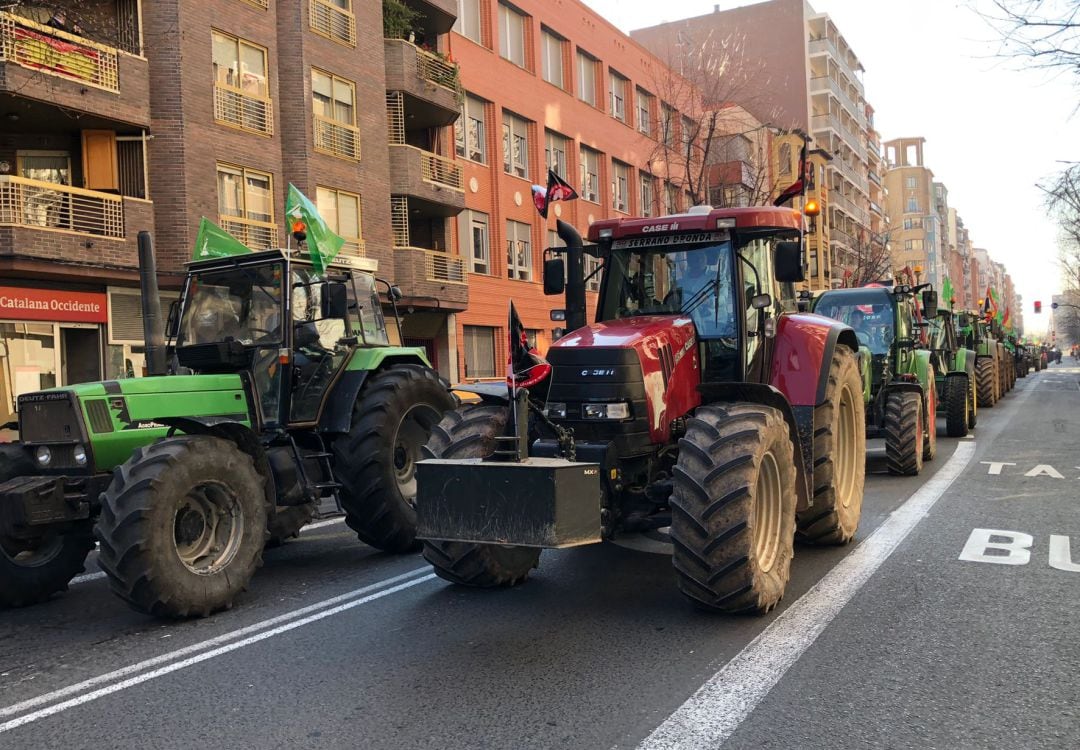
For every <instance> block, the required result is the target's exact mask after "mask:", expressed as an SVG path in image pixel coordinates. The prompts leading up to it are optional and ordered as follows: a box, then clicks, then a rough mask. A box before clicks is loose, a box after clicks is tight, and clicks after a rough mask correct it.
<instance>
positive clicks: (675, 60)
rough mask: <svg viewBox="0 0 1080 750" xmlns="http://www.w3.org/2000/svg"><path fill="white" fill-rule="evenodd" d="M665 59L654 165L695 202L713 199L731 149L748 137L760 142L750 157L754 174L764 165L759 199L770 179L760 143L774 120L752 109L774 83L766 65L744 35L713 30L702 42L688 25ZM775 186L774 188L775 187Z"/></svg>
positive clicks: (659, 71) (659, 79)
mask: <svg viewBox="0 0 1080 750" xmlns="http://www.w3.org/2000/svg"><path fill="white" fill-rule="evenodd" d="M660 57H661V59H662V60H663V62H664V64H663V65H661V66H659V67H658V68H656V69H654V76H653V81H652V86H653V90H654V91H655V92H656V95H657V96H658V97H659V99H660V102H661V104H660V119H659V122H658V127H657V131H658V132H657V142H656V146H655V147H654V148H653V150H652V152H651V153H650V154H649V159H648V164H647V165H646V169H647V170H648V171H649V172H650V173H651V174H653V175H654V176H656V177H660V178H662V179H664V180H665V181H667V182H669V183H672V184H674V185H676V186H677V187H679V188H680V189H682V190H684V191H686V192H687V193H688V194H689V196H690V200H691V201H692V202H693V203H694V204H701V203H706V202H708V200H709V187H710V179H711V177H712V176H714V175H715V174H716V172H717V170H716V167H717V165H719V164H722V163H723V159H722V156H723V154H724V153H726V152H729V151H730V150H731V149H732V146H733V144H735V143H737V142H738V141H739V139H747V140H749V141H750V142H751V143H752V144H753V148H752V151H753V153H752V154H751V155H750V156H751V160H750V161H748V162H747V163H748V164H750V165H752V170H751V171H752V172H753V173H757V172H758V171H759V169H762V170H764V172H763V173H762V174H760V175H758V176H759V177H760V178H761V179H755V180H754V181H753V185H751V186H750V187H752V189H753V192H754V193H755V195H754V196H753V197H754V198H758V197H759V196H758V195H756V193H758V192H760V191H761V190H762V188H763V186H764V184H765V183H766V182H768V180H767V179H765V178H766V177H767V175H768V165H769V156H768V153H767V149H760V148H758V147H757V146H758V143H759V138H760V136H761V135H762V134H763V133H764V132H765V130H766V128H767V125H766V124H763V123H762V122H761V121H760V120H757V119H755V118H754V117H753V116H751V115H750V114H749V112H748V111H747V110H748V109H749V108H750V105H751V104H753V103H754V102H756V101H757V100H758V99H759V97H760V93H759V92H761V91H763V90H764V87H765V86H767V85H768V81H767V79H766V77H765V75H764V72H763V71H764V68H763V67H762V66H760V65H754V64H753V63H751V62H750V60H749V58H748V57H747V55H746V54H745V49H744V41H743V37H742V36H741V35H738V34H729V35H727V36H720V35H718V34H716V33H714V32H711V31H710V32H708V33H706V34H705V36H704V38H702V39H697V38H695V37H694V32H692V31H691V30H689V29H685V30H681V31H679V32H678V35H677V40H676V42H675V44H674V45H673V46H672V47H670V48H669V49H668V50H667V51H666V54H663V55H661V56H660ZM735 105H738V106H735ZM772 187H773V186H772V185H771V184H769V185H768V192H771V190H772Z"/></svg>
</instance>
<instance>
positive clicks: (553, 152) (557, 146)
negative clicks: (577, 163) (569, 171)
mask: <svg viewBox="0 0 1080 750" xmlns="http://www.w3.org/2000/svg"><path fill="white" fill-rule="evenodd" d="M566 144H567V140H566V138H564V137H563V136H561V135H559V134H558V133H555V132H553V131H551V130H545V131H544V162H545V163H546V164H547V166H548V169H552V170H554V171H555V174H557V175H559V176H560V177H562V178H564V179H565V178H566Z"/></svg>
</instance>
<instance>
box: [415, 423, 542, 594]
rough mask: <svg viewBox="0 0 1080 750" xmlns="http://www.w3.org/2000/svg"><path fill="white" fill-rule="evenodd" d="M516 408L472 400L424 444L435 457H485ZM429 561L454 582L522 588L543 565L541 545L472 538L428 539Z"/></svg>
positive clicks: (484, 586) (426, 558)
mask: <svg viewBox="0 0 1080 750" xmlns="http://www.w3.org/2000/svg"><path fill="white" fill-rule="evenodd" d="M509 415H510V412H509V410H508V409H507V407H505V406H490V405H487V404H471V405H468V406H462V407H459V408H457V409H455V410H453V411H450V412H447V414H446V415H445V416H444V417H443V419H442V421H441V422H439V424H438V425H436V426H435V428H434V429H433V430H432V431H431V437H430V438H429V439H428V443H427V445H426V446H425V447H424V455H425V456H427V457H429V458H484V457H485V456H489V455H491V454H492V453H493V452H494V451H495V438H496V437H497V436H499V435H502V434H503V431H504V430H505V429H506V422H507V420H508V419H509ZM424 559H425V560H427V561H428V562H429V563H431V565H432V567H434V568H435V573H436V575H438V576H439V577H440V578H443V579H445V580H447V581H450V582H451V583H458V584H461V585H463V586H475V587H477V588H495V587H499V586H516V585H517V584H519V583H522V582H523V581H524V580H525V579H526V578H527V577H528V575H529V572H530V571H531V570H532V569H533V568H535V567H537V566H538V565H539V564H540V549H539V548H536V547H520V546H511V545H498V544H476V543H472V542H448V541H441V540H430V539H428V540H425V541H424Z"/></svg>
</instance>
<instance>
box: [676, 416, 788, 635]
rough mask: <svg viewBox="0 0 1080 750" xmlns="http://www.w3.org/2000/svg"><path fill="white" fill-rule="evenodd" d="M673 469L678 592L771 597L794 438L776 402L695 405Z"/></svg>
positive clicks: (742, 603)
mask: <svg viewBox="0 0 1080 750" xmlns="http://www.w3.org/2000/svg"><path fill="white" fill-rule="evenodd" d="M674 476H675V491H674V492H673V493H672V496H671V510H672V514H671V541H672V544H673V546H674V551H673V556H672V563H673V565H674V567H675V574H676V580H677V581H678V585H679V589H680V590H681V591H682V593H683V594H685V595H686V596H687V597H688V598H689V599H690V600H691V601H692V602H693V603H694V604H695V605H697V606H699V607H702V608H703V609H708V610H714V611H718V612H728V613H732V614H736V613H737V614H742V613H758V614H760V613H764V612H768V611H769V610H770V609H772V608H773V607H775V606H776V604H777V602H779V601H780V599H781V598H782V597H783V595H784V589H785V588H786V586H787V582H788V578H789V576H790V573H791V558H792V555H793V553H794V552H793V540H794V531H795V505H796V502H797V501H796V492H795V451H794V443H793V442H792V439H791V435H790V433H789V430H788V426H787V423H786V422H785V421H784V418H783V416H781V414H780V412H779V411H777V410H776V409H773V408H772V407H768V406H763V405H760V404H743V403H737V404H730V405H724V406H720V405H712V406H702V407H700V408H698V409H697V411H695V412H694V417H693V419H691V420H690V421H689V422H688V423H687V428H686V436H685V437H683V438H682V439H681V440H680V441H679V460H678V463H677V464H676V465H675V471H674Z"/></svg>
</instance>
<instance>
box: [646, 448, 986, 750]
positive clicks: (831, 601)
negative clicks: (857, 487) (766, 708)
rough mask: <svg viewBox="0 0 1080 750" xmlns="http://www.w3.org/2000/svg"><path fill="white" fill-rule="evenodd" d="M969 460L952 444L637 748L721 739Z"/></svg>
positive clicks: (969, 451)
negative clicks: (885, 514) (948, 453)
mask: <svg viewBox="0 0 1080 750" xmlns="http://www.w3.org/2000/svg"><path fill="white" fill-rule="evenodd" d="M974 455H975V443H974V442H966V443H958V444H957V446H956V451H955V453H953V455H952V457H951V458H950V459H949V460H948V461H947V462H946V463H945V465H944V466H943V467H941V469H940V470H939V471H938V472H937V474H935V475H934V476H933V477H932V478H931V479H930V480H929V481H928V482H926V484H924V485H923V486H922V487H921V488H920V489H919V490H918V491H916V492H915V494H913V495H912V496H911V497H909V498H908V499H907V500H905V501H904V504H903V505H901V506H900V507H899V508H897V509H896V510H895V511H893V513H892V515H891V516H890V517H889V518H888V519H886V520H885V522H884V523H882V524H881V526H879V527H878V528H877V530H876V531H874V533H873V534H871V535H870V536H869V537H868V538H867V539H866V540H865V541H863V542H862V543H861V544H860V545H859V546H858V547H856V548H855V550H853V551H852V553H851V554H850V555H848V556H847V557H845V558H844V559H843V560H841V561H840V562H839V563H838V564H837V565H836V567H834V568H833V569H832V570H831V571H829V572H828V573H827V574H826V575H825V576H824V577H823V578H822V579H821V580H820V581H818V582H817V583H816V584H815V585H814V586H813V588H811V589H810V590H809V591H808V592H806V593H805V594H804V595H803V596H802V597H801V598H800V599H799V600H798V601H796V602H795V603H794V604H793V605H791V607H789V608H788V609H787V610H786V611H785V612H784V613H783V614H781V615H780V616H779V617H777V618H776V620H774V621H773V622H772V624H770V625H769V627H767V628H765V630H764V631H762V632H761V634H760V635H758V637H757V638H755V639H754V640H753V641H751V642H750V644H749V645H747V646H746V648H744V649H743V650H742V651H740V652H739V654H738V655H737V656H735V658H734V659H732V660H731V661H729V662H728V663H727V664H726V665H724V667H723V669H721V670H720V671H719V672H717V673H716V674H715V675H713V676H712V677H711V678H709V680H708V681H707V682H706V683H705V684H704V685H702V686H701V687H700V688H699V689H698V691H697V692H696V693H694V695H692V696H691V697H690V698H689V700H687V701H686V702H685V703H683V704H682V705H681V706H680V707H679V708H677V709H675V712H674V713H672V714H671V716H669V717H668V718H667V720H665V721H664V723H663V724H661V725H660V726H659V727H657V728H656V729H655V730H654V731H653V732H652V734H650V735H649V736H648V737H646V738H645V740H644V741H643V742H642V743H641V745H639V746H638V747H639V750H669V749H670V748H687V749H688V750H691V749H693V750H696V749H698V748H704V747H709V748H716V747H718V746H719V745H720V744H721V743H723V742H724V741H725V740H727V739H728V738H729V737H730V736H731V735H732V734H733V733H734V732H735V730H736V729H738V727H739V725H740V724H741V723H742V722H743V720H744V719H746V717H747V716H749V715H750V712H751V711H753V710H754V708H755V707H756V706H757V705H758V703H760V702H761V701H762V699H763V698H765V696H766V695H768V693H769V691H770V690H772V688H773V686H774V685H776V683H778V682H779V681H780V679H781V678H782V677H783V676H784V674H785V673H786V672H787V671H788V669H790V668H791V667H792V666H793V665H794V664H795V662H797V661H798V660H799V657H801V656H802V654H803V653H804V652H805V651H806V649H808V648H809V647H810V646H811V645H812V644H813V643H814V641H815V640H817V637H818V636H819V635H821V633H822V631H824V630H825V628H826V626H828V624H829V623H830V622H832V620H833V618H835V617H836V615H837V614H839V613H840V610H842V609H843V608H844V606H845V605H846V604H847V603H848V602H849V601H851V598H852V597H853V596H855V594H856V593H857V592H858V591H859V589H861V588H862V586H863V584H865V583H866V581H867V580H869V579H870V577H871V576H872V575H873V574H874V573H875V572H876V571H877V569H878V568H879V567H881V564H882V563H884V562H885V560H887V559H888V558H889V556H890V555H891V554H892V553H893V552H894V551H895V550H896V548H897V547H898V546H899V545H900V543H901V542H903V541H904V539H905V538H907V536H908V534H910V533H911V530H912V529H914V528H915V526H916V525H917V524H918V523H919V521H921V520H922V519H923V518H924V517H925V516H926V514H927V513H929V512H930V509H931V508H933V506H934V503H936V502H937V501H938V499H939V498H941V496H942V495H943V494H944V493H945V491H946V490H947V489H948V488H949V486H950V485H951V484H952V483H953V481H954V480H955V479H956V478H957V477H958V476H960V474H961V472H963V471H964V469H965V468H967V466H968V464H969V463H970V462H971V459H972V457H973V456H974Z"/></svg>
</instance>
